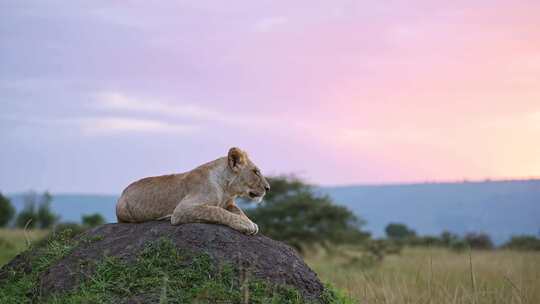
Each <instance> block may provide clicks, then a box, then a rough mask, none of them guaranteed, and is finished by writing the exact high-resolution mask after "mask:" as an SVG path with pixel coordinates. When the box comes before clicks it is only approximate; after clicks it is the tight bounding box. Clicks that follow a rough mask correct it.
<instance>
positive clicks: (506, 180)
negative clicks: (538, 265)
mask: <svg viewBox="0 0 540 304" xmlns="http://www.w3.org/2000/svg"><path fill="white" fill-rule="evenodd" d="M277 176H283V175H277ZM511 182H540V177H537V176H531V177H521V178H501V179H490V178H486V179H478V180H467V179H462V180H439V181H418V182H414V181H412V182H386V183H380V184H370V183H364V184H340V185H318V184H310V185H311V186H313V187H315V188H325V189H332V188H354V187H392V186H398V187H399V186H422V185H459V184H482V183H511ZM126 187H127V185H126ZM122 190H123V189H122ZM122 190H120V191H119V192H118V193H106V192H51V191H49V190H47V189H42V190H36V189H27V190H22V191H16V192H2V191H0V193H2V194H4V195H6V196H8V197H13V196H21V195H25V194H28V193H36V194H39V193H43V192H49V193H50V194H51V195H53V197H54V196H55V195H67V196H70V195H74V196H119V195H120V193H121V192H122Z"/></svg>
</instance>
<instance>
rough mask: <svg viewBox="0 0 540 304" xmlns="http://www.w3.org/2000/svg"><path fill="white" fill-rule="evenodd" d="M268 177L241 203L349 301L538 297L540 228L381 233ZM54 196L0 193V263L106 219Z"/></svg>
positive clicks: (294, 180)
mask: <svg viewBox="0 0 540 304" xmlns="http://www.w3.org/2000/svg"><path fill="white" fill-rule="evenodd" d="M268 181H269V183H270V187H271V189H272V191H270V192H269V193H268V194H267V196H266V197H265V200H264V202H263V203H262V204H260V205H259V206H257V207H252V205H247V204H244V203H242V202H240V204H241V205H243V207H245V210H246V213H247V214H248V216H249V217H250V218H251V219H253V221H254V222H256V223H258V225H259V228H260V231H261V233H262V234H264V235H266V236H268V237H271V238H273V239H276V240H280V241H283V242H285V243H287V244H289V245H291V246H292V247H294V248H295V249H296V250H297V251H298V252H300V253H301V254H302V255H303V256H304V258H305V259H306V262H307V263H308V264H309V265H310V266H311V267H312V268H313V269H314V270H315V271H316V272H317V273H319V275H320V276H321V277H322V279H323V280H325V281H327V282H330V283H332V284H335V285H336V286H337V287H339V288H341V289H343V290H346V291H347V292H348V294H349V296H350V297H351V301H353V300H354V299H359V298H360V299H368V300H369V301H370V302H373V303H394V302H395V303H402V302H406V301H405V300H406V299H414V301H413V302H414V303H416V302H417V301H420V302H422V301H425V300H426V299H431V300H430V301H431V302H432V303H538V302H539V301H540V291H538V290H537V288H535V287H534V286H535V282H538V281H539V279H540V278H539V277H538V273H540V239H539V238H538V237H536V236H534V235H516V236H514V237H512V238H511V239H510V240H508V241H507V242H506V243H504V244H502V245H500V246H495V245H494V242H493V241H492V240H491V238H490V236H489V235H487V234H485V233H482V232H470V233H466V234H464V235H458V234H456V233H453V232H451V231H443V232H442V233H441V234H439V235H418V234H417V232H416V231H415V230H414V229H413V228H412V227H408V226H407V225H405V224H403V223H399V222H392V223H388V225H387V226H386V229H385V233H386V236H385V237H380V238H375V237H373V236H372V235H371V233H370V232H369V231H366V229H365V225H366V221H365V220H364V219H362V218H360V217H359V216H357V215H356V214H355V213H353V212H352V211H351V210H349V209H348V208H347V207H345V206H342V205H337V204H335V202H334V201H333V200H332V199H331V198H330V197H329V196H327V195H324V194H319V193H318V192H317V191H316V188H315V187H313V186H312V185H309V184H307V183H305V182H304V181H302V180H301V179H299V178H298V177H295V176H275V177H269V178H268ZM51 200H52V195H51V194H50V193H48V192H44V193H36V192H28V193H26V194H25V196H24V208H22V209H21V210H20V211H19V212H16V211H15V208H14V207H13V206H12V204H11V202H10V200H9V199H8V198H7V197H6V196H4V195H2V194H1V193H0V266H1V265H3V264H5V263H7V262H8V261H9V260H10V259H11V258H13V257H14V256H15V255H16V254H18V253H19V252H21V251H23V250H25V249H26V248H28V247H29V246H32V245H33V244H37V243H40V242H43V241H46V240H47V239H48V238H49V237H51V236H54V235H55V234H57V233H64V234H66V233H67V234H69V235H76V234H78V233H81V232H83V231H84V230H86V229H90V228H92V227H95V226H99V225H102V224H104V223H105V222H106V220H105V218H104V217H103V216H102V215H101V214H99V213H94V214H82V215H81V219H80V222H73V221H70V222H66V221H62V219H61V218H60V216H59V215H57V214H54V212H53V211H52V210H51V208H50V205H51ZM111 208H114V206H111ZM393 280H394V281H393ZM358 286H362V288H358ZM388 286H399V288H398V289H392V290H388ZM389 297H390V298H389ZM450 298H452V299H453V300H452V301H453V302H452V301H450V300H449V299H450ZM392 299H394V300H392ZM428 302H429V301H428Z"/></svg>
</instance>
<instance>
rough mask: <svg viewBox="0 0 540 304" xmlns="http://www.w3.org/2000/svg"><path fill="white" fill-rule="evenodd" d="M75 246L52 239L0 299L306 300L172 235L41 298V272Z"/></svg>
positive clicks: (332, 294) (328, 295)
mask: <svg viewBox="0 0 540 304" xmlns="http://www.w3.org/2000/svg"><path fill="white" fill-rule="evenodd" d="M76 245H77V243H75V242H74V241H72V240H71V239H69V238H67V237H65V236H60V237H57V238H54V239H50V240H48V241H47V244H46V245H45V246H43V247H42V248H40V249H39V250H38V254H34V255H33V256H31V257H30V256H29V257H28V259H29V263H30V264H31V265H32V272H31V273H29V274H23V273H22V272H21V271H11V272H10V273H9V275H8V279H7V280H6V281H4V282H0V303H30V302H35V301H38V302H39V303H55V304H60V303H118V302H121V301H122V302H123V301H125V300H128V299H131V300H133V302H135V303H136V302H139V301H140V302H152V303H308V302H306V301H305V300H304V299H303V298H302V296H301V294H300V293H299V292H298V291H297V290H295V289H293V288H291V287H285V286H276V285H272V284H268V283H266V282H264V281H261V280H251V279H249V277H247V279H245V280H243V282H242V281H241V280H239V279H238V272H235V270H234V269H233V267H231V266H230V265H222V266H219V267H218V266H216V265H215V263H213V262H212V259H211V258H210V256H208V255H204V254H203V255H198V256H191V255H189V254H187V253H183V252H180V251H178V250H177V249H176V247H175V246H174V245H173V244H172V242H171V241H170V240H168V239H161V240H159V241H158V242H155V243H151V244H149V245H147V247H146V248H145V249H144V250H143V251H142V252H141V253H140V255H139V256H138V258H137V259H136V261H134V262H131V263H126V262H124V261H121V260H119V259H118V258H114V257H107V256H105V257H104V258H103V259H102V260H101V261H99V262H97V263H96V264H95V265H94V266H95V267H94V269H95V271H94V272H93V274H92V275H91V276H90V277H87V278H86V279H85V280H83V282H82V284H81V285H79V287H78V288H77V289H76V290H74V291H71V292H68V293H65V294H52V295H50V296H49V297H47V298H41V299H40V298H37V296H35V295H36V294H37V293H38V292H37V288H38V276H39V273H41V272H42V271H44V270H45V269H47V267H48V266H50V265H52V264H53V263H54V262H56V261H58V260H59V259H61V258H62V257H64V256H66V255H67V254H69V253H70V252H71V250H72V249H73V248H75V246H76ZM323 298H324V300H325V301H326V302H328V303H347V301H346V300H345V298H344V297H342V296H341V295H340V293H339V292H336V291H334V290H333V289H331V288H328V289H326V290H325V293H324V295H323Z"/></svg>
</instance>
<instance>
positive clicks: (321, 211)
mask: <svg viewBox="0 0 540 304" xmlns="http://www.w3.org/2000/svg"><path fill="white" fill-rule="evenodd" d="M268 181H269V183H270V189H271V191H270V192H269V194H268V196H267V197H266V198H265V202H264V203H263V204H262V205H261V206H259V207H257V208H254V209H251V210H247V214H248V216H249V217H250V218H251V219H253V221H254V222H256V223H258V224H259V226H260V227H261V229H262V232H263V233H264V234H265V235H267V236H269V237H271V238H274V239H277V240H281V241H284V242H286V243H288V244H289V245H291V246H293V247H295V248H297V249H299V250H301V246H302V245H303V244H310V243H320V244H325V243H327V242H329V243H334V244H335V243H350V242H358V241H361V240H364V239H366V238H368V237H369V234H367V233H365V232H363V231H361V230H360V228H361V227H362V225H364V222H363V221H362V220H360V219H359V218H358V217H356V216H355V215H354V214H353V213H352V212H351V211H350V210H348V209H347V208H345V207H342V206H336V205H334V204H333V202H332V200H331V199H330V198H329V197H328V196H319V195H316V194H315V193H314V191H313V188H312V187H311V186H309V185H307V184H305V183H303V182H302V181H301V180H299V179H298V178H295V177H273V178H268Z"/></svg>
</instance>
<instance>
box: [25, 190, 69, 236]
mask: <svg viewBox="0 0 540 304" xmlns="http://www.w3.org/2000/svg"><path fill="white" fill-rule="evenodd" d="M51 201H52V196H51V194H50V193H49V192H45V193H43V194H42V195H41V196H38V195H37V194H36V193H35V192H29V193H27V194H26V195H25V197H24V205H25V206H24V209H23V210H22V211H21V212H19V214H18V216H17V219H16V220H15V224H16V226H17V227H19V228H25V227H26V225H27V224H28V228H30V229H32V228H41V229H48V228H51V227H52V226H53V225H54V224H55V223H56V222H58V219H59V217H58V216H57V215H55V214H54V213H53V212H52V211H51Z"/></svg>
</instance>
